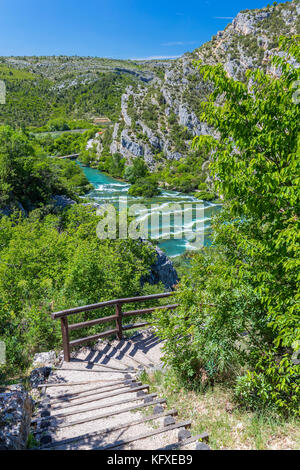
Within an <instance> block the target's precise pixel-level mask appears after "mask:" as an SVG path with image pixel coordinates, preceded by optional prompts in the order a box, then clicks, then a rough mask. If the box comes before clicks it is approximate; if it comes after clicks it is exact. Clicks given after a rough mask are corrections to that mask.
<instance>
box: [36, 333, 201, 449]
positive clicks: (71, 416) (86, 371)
mask: <svg viewBox="0 0 300 470" xmlns="http://www.w3.org/2000/svg"><path fill="white" fill-rule="evenodd" d="M149 344H151V345H153V344H154V347H151V348H148V349H147V345H149ZM158 347H159V345H158V344H157V338H156V337H155V336H154V335H152V334H150V335H148V336H147V335H146V336H145V335H140V336H139V337H136V338H135V339H131V340H123V341H114V342H112V343H108V342H104V341H101V342H99V343H97V345H96V346H95V347H94V348H93V349H87V348H86V349H84V350H83V351H81V352H79V353H78V354H77V355H76V356H75V357H72V358H71V360H70V362H66V361H63V362H62V363H61V365H60V366H59V367H57V368H55V369H53V371H52V373H51V374H50V377H49V379H48V382H47V383H46V384H43V385H41V386H40V388H42V399H41V402H40V406H39V408H38V410H37V412H36V414H35V415H34V417H33V420H32V432H33V434H34V436H35V439H36V441H37V442H39V446H38V448H39V449H45V450H46V449H56V450H88V449H93V450H109V449H116V450H117V449H118V450H134V449H135V450H142V449H146V450H162V449H163V450H172V449H185V450H192V449H196V448H197V449H205V450H207V449H209V447H208V446H207V444H205V443H204V442H203V441H207V440H208V435H207V433H203V434H199V435H196V436H192V435H191V433H190V431H189V430H188V429H189V428H190V426H191V422H190V421H177V420H176V416H177V411H176V409H172V410H168V409H167V408H166V399H165V398H160V397H158V396H157V395H156V394H155V393H149V385H147V384H144V385H143V384H142V382H141V381H140V373H141V371H143V370H151V369H152V370H153V368H155V367H159V363H158V361H157V357H158V355H157V354H155V348H158ZM153 357H154V358H155V359H153Z"/></svg>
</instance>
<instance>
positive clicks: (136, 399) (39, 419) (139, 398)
mask: <svg viewBox="0 0 300 470" xmlns="http://www.w3.org/2000/svg"><path fill="white" fill-rule="evenodd" d="M156 396H157V394H156V393H151V394H150V395H147V397H151V398H152V397H156ZM144 398H145V396H142V397H134V398H127V399H126V400H120V401H116V402H114V403H106V404H105V405H102V406H93V407H92V408H84V409H83V410H76V411H75V410H74V411H68V412H67V413H58V414H57V415H51V416H46V417H45V418H37V419H33V420H32V421H31V422H32V423H37V422H42V421H50V420H51V419H57V418H65V417H67V416H71V415H76V414H80V413H87V412H89V411H94V410H101V409H103V408H111V407H112V406H116V405H123V404H125V403H130V402H131V401H139V400H144Z"/></svg>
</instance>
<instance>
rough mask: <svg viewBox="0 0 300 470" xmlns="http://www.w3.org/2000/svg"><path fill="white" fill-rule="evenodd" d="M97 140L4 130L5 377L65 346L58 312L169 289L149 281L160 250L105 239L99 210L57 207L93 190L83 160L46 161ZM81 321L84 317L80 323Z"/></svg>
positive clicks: (0, 137)
mask: <svg viewBox="0 0 300 470" xmlns="http://www.w3.org/2000/svg"><path fill="white" fill-rule="evenodd" d="M90 132H92V134H94V132H95V131H94V130H91V131H90ZM89 136H90V135H89V132H87V133H85V134H62V135H61V136H59V137H58V138H55V137H54V138H53V137H51V136H46V137H39V138H38V139H37V138H35V137H33V136H32V135H31V134H27V133H25V132H23V131H15V130H14V129H12V128H11V127H9V126H2V127H0V211H1V217H0V340H2V341H5V344H6V350H7V355H6V356H7V362H6V364H5V365H3V366H0V376H1V375H2V377H1V379H4V377H11V376H15V375H16V374H18V373H20V372H22V371H24V369H26V367H27V366H28V365H29V364H30V362H31V360H32V355H33V354H34V353H35V352H37V351H41V350H49V349H50V348H56V347H60V345H61V335H60V327H59V324H58V322H53V321H52V320H51V317H50V315H49V314H50V313H51V311H54V310H59V309H63V308H68V307H71V306H74V305H82V304H88V303H94V302H98V301H101V300H107V299H108V298H118V297H126V296H130V295H132V296H135V295H139V294H143V293H150V292H153V291H156V289H159V290H161V289H162V287H151V286H150V285H149V284H144V285H143V286H142V283H141V278H142V277H143V278H145V276H146V275H147V273H148V272H149V269H150V266H151V264H152V263H153V261H154V257H155V252H154V248H153V246H152V245H150V244H145V243H143V242H141V241H138V240H131V239H128V240H109V239H99V238H98V237H97V225H98V223H99V222H100V220H101V217H100V216H97V215H96V212H95V210H94V209H91V208H90V209H89V208H88V207H87V206H81V205H80V204H75V205H72V206H69V207H68V208H66V209H65V210H61V209H60V208H59V207H58V206H57V204H56V203H55V202H54V201H53V196H55V195H64V196H69V197H72V198H73V199H75V200H77V201H78V202H79V201H80V199H79V198H78V195H80V194H84V193H85V192H86V191H87V190H88V189H89V188H90V185H89V183H88V180H87V179H86V178H85V176H84V174H83V172H82V170H81V169H80V167H79V166H78V165H76V163H75V162H73V161H70V160H61V159H58V158H51V157H47V156H45V155H46V154H47V153H49V152H50V151H51V152H52V150H53V149H54V150H57V152H58V153H64V152H65V151H67V150H68V151H70V147H69V145H79V144H80V143H81V144H82V143H83V145H85V143H86V139H88V138H89ZM108 314H109V312H108V311H104V310H101V311H100V312H96V311H95V312H93V313H92V314H91V313H89V318H92V317H94V318H95V317H96V318H97V317H99V316H101V315H108ZM81 319H85V315H84V314H82V315H79V316H78V318H77V319H75V320H78V321H80V320H81ZM105 327H107V325H104V328H105ZM97 331H99V328H98V330H97ZM93 332H94V330H93V329H91V330H90V333H93ZM80 334H82V332H79V335H80Z"/></svg>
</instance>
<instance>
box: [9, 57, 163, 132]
mask: <svg viewBox="0 0 300 470" xmlns="http://www.w3.org/2000/svg"><path fill="white" fill-rule="evenodd" d="M168 66H170V61H167V60H166V61H149V62H145V63H137V62H133V61H124V60H113V59H102V58H93V57H67V56H59V57H55V56H54V57H0V80H3V81H4V82H5V84H6V89H7V93H6V98H7V99H6V104H5V106H1V107H0V124H10V125H12V126H19V127H28V126H35V127H40V126H43V125H45V124H46V123H47V121H49V120H50V119H53V118H58V117H60V118H61V117H63V118H68V119H91V118H93V117H94V116H103V115H105V116H108V117H109V118H110V119H112V120H117V119H118V117H119V114H120V105H121V95H122V93H123V92H124V91H125V90H126V87H127V86H129V85H135V84H138V83H145V84H149V83H151V82H152V81H153V80H154V79H156V77H157V76H161V77H163V76H164V71H165V69H166V68H167V67H168Z"/></svg>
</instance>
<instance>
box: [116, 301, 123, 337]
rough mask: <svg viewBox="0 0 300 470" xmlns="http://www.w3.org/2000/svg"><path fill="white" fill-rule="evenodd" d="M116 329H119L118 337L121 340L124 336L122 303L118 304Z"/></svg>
mask: <svg viewBox="0 0 300 470" xmlns="http://www.w3.org/2000/svg"><path fill="white" fill-rule="evenodd" d="M116 316H117V318H116V329H117V331H118V332H117V338H118V340H119V341H121V339H122V337H123V332H122V305H121V304H119V303H118V304H116Z"/></svg>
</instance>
